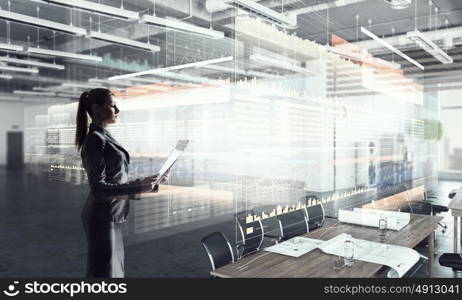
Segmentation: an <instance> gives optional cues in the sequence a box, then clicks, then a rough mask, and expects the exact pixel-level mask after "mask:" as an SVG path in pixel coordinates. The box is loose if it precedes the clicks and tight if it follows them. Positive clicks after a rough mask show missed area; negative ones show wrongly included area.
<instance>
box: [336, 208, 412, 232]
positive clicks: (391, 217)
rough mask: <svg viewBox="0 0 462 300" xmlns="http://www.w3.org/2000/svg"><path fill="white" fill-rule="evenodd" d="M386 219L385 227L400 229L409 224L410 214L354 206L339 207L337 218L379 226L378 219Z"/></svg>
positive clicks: (358, 223) (346, 221)
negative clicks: (349, 207)
mask: <svg viewBox="0 0 462 300" xmlns="http://www.w3.org/2000/svg"><path fill="white" fill-rule="evenodd" d="M382 218H384V219H386V220H387V229H391V230H400V229H402V228H403V227H405V226H406V225H407V224H409V221H410V214H408V213H401V212H391V211H383V210H375V209H364V208H355V210H354V211H350V210H344V209H340V210H339V211H338V220H339V221H340V222H344V223H350V224H356V225H363V226H370V227H376V228H379V221H380V219H382Z"/></svg>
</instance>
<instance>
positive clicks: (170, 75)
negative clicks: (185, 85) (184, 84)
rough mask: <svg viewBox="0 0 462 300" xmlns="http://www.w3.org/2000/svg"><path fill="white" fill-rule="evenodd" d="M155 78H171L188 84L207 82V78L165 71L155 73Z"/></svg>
mask: <svg viewBox="0 0 462 300" xmlns="http://www.w3.org/2000/svg"><path fill="white" fill-rule="evenodd" d="M156 76H160V77H165V78H171V79H177V80H183V81H188V82H194V83H204V82H207V81H209V80H208V79H207V78H203V77H198V76H190V75H186V74H179V73H174V72H166V71H165V72H159V73H156Z"/></svg>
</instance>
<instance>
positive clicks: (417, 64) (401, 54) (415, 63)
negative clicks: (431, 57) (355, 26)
mask: <svg viewBox="0 0 462 300" xmlns="http://www.w3.org/2000/svg"><path fill="white" fill-rule="evenodd" d="M361 32H362V33H364V34H366V35H367V36H369V37H371V38H373V39H374V40H376V41H377V42H378V43H379V44H381V45H382V46H384V47H386V48H388V49H390V50H391V51H393V52H395V53H396V54H398V55H399V56H401V57H402V58H404V59H405V60H407V61H408V62H410V63H412V64H413V65H415V66H416V67H419V68H420V69H422V70H424V69H425V68H424V66H422V65H421V64H419V63H418V62H417V61H415V60H413V59H412V58H410V57H409V56H407V55H406V54H404V53H403V52H401V51H399V50H398V49H396V48H395V47H393V46H392V45H390V44H389V43H387V42H386V41H384V40H383V39H381V38H379V37H378V36H376V35H375V34H373V33H372V32H370V31H369V30H367V29H366V28H364V27H362V26H361Z"/></svg>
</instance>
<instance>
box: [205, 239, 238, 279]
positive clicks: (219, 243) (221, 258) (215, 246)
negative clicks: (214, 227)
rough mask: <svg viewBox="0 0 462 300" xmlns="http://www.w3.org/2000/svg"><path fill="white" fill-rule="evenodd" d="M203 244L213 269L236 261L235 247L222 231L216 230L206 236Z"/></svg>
mask: <svg viewBox="0 0 462 300" xmlns="http://www.w3.org/2000/svg"><path fill="white" fill-rule="evenodd" d="M201 244H202V246H203V247H204V249H205V252H206V253H207V255H208V257H209V259H210V264H211V266H212V271H214V270H215V269H217V268H220V267H222V266H224V265H227V264H229V263H233V262H234V253H233V249H232V248H231V244H230V243H229V241H228V239H227V238H226V236H225V235H224V234H223V233H222V232H214V233H211V234H209V235H207V236H205V237H204V238H202V240H201Z"/></svg>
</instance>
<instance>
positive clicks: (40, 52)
mask: <svg viewBox="0 0 462 300" xmlns="http://www.w3.org/2000/svg"><path fill="white" fill-rule="evenodd" d="M25 51H26V52H28V53H29V54H32V55H34V54H35V55H39V56H40V55H43V56H58V57H63V58H71V59H80V60H88V61H94V62H102V61H103V58H102V57H100V56H94V55H86V54H78V53H72V52H63V51H56V50H50V49H44V48H32V47H29V48H27V49H25Z"/></svg>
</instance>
